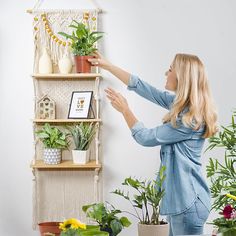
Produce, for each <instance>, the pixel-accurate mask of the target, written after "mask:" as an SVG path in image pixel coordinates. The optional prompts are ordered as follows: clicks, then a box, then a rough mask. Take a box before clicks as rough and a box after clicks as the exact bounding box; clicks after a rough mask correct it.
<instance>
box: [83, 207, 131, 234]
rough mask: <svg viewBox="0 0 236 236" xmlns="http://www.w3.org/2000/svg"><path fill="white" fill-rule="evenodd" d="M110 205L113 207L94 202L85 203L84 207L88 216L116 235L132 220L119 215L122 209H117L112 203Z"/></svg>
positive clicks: (103, 229) (101, 227) (103, 228)
mask: <svg viewBox="0 0 236 236" xmlns="http://www.w3.org/2000/svg"><path fill="white" fill-rule="evenodd" d="M107 204H108V203H107ZM110 206H111V209H109V208H108V206H107V205H105V204H104V203H94V204H91V205H85V206H83V207H82V209H83V211H84V212H85V213H86V215H87V217H89V218H90V219H93V220H95V221H96V222H97V223H98V225H99V226H100V229H101V230H102V231H106V232H108V233H109V236H116V235H118V234H119V233H120V232H121V231H122V229H123V228H124V227H129V226H130V225H131V222H130V221H129V220H128V218H127V217H125V216H122V217H118V216H117V214H120V213H122V211H120V210H118V209H115V207H114V206H112V205H110Z"/></svg>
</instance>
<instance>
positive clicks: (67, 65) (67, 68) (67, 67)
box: [58, 53, 72, 74]
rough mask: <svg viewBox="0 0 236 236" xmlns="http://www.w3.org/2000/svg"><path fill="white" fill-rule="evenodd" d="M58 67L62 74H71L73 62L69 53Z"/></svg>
mask: <svg viewBox="0 0 236 236" xmlns="http://www.w3.org/2000/svg"><path fill="white" fill-rule="evenodd" d="M58 66H59V70H60V73H61V74H69V73H70V72H71V70H72V61H71V59H70V57H69V55H68V54H67V53H65V54H64V55H63V57H62V58H61V60H60V61H59V62H58Z"/></svg>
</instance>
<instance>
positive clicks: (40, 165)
mask: <svg viewBox="0 0 236 236" xmlns="http://www.w3.org/2000/svg"><path fill="white" fill-rule="evenodd" d="M30 167H31V168H33V169H48V170H50V169H54V170H55V169H81V170H95V169H99V170H100V169H101V168H102V165H101V164H100V163H99V164H96V161H90V162H88V163H87V164H84V165H78V164H74V163H73V161H71V160H70V161H62V162H61V163H60V164H57V165H48V164H45V163H44V162H43V160H36V161H35V163H31V165H30Z"/></svg>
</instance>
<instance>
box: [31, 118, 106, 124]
mask: <svg viewBox="0 0 236 236" xmlns="http://www.w3.org/2000/svg"><path fill="white" fill-rule="evenodd" d="M101 121H102V120H101V119H53V120H51V119H34V120H33V122H34V123H38V124H39V123H41V124H44V123H53V124H54V123H80V122H101Z"/></svg>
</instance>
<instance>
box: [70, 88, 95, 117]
mask: <svg viewBox="0 0 236 236" xmlns="http://www.w3.org/2000/svg"><path fill="white" fill-rule="evenodd" d="M92 97H93V91H74V92H72V95H71V101H70V108H69V113H68V119H88V115H89V109H90V107H91V101H92Z"/></svg>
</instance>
